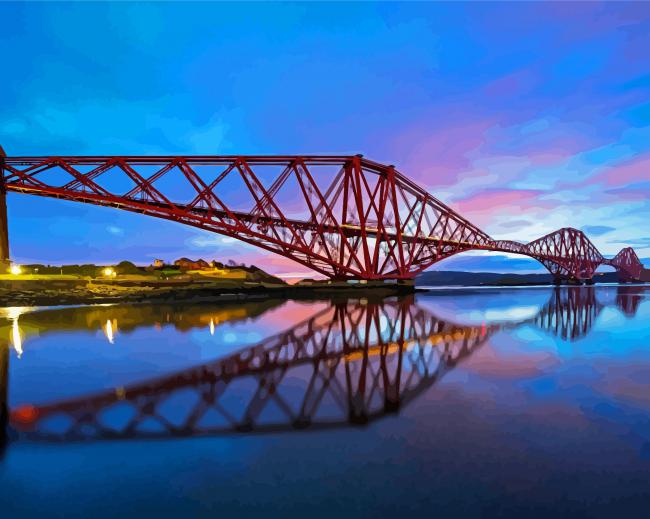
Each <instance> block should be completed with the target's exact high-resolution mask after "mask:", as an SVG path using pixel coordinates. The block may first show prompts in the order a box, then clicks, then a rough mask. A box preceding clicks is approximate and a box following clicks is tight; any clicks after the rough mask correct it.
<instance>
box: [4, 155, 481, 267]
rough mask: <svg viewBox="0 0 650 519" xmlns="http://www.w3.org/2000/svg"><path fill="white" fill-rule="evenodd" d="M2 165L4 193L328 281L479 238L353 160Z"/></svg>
mask: <svg viewBox="0 0 650 519" xmlns="http://www.w3.org/2000/svg"><path fill="white" fill-rule="evenodd" d="M3 169H4V175H3V177H4V183H5V187H6V189H7V190H8V191H13V192H19V193H28V194H34V195H40V196H48V197H54V198H61V199H66V200H74V201H79V202H85V203H91V204H96V205H101V206H108V207H117V208H120V209H124V210H128V211H134V212H138V213H143V214H147V215H150V216H155V217H158V218H164V219H168V220H174V221H178V222H181V223H184V224H187V225H192V226H195V227H199V228H201V229H206V230H209V231H213V232H218V233H220V234H224V235H227V236H231V237H234V238H237V239H239V240H241V241H244V242H248V243H252V244H254V245H256V246H258V247H261V248H263V249H266V250H269V251H272V252H275V253H277V254H280V255H282V256H285V257H288V258H291V259H293V260H295V261H297V262H299V263H301V264H303V265H306V266H308V267H310V268H312V269H313V270H315V271H317V272H320V273H321V274H324V275H326V276H328V277H331V278H341V279H344V278H362V279H388V278H392V279H410V278H412V277H413V276H414V275H415V273H417V272H419V271H421V270H423V269H425V268H427V267H428V266H430V265H431V264H433V263H435V262H436V261H440V260H441V259H443V258H446V257H448V256H450V255H452V254H455V253H457V252H460V251H463V250H468V249H472V248H475V247H481V246H485V245H486V244H487V243H488V242H489V240H490V238H489V236H487V235H486V234H485V233H484V232H482V231H481V230H480V229H478V228H477V227H475V226H474V225H472V224H471V223H470V222H468V221H467V220H465V219H464V218H463V217H462V216H460V215H458V214H457V213H455V212H454V211H453V210H451V209H450V208H449V207H447V206H446V205H444V204H443V203H442V202H440V201H438V200H436V199H435V198H434V197H433V196H431V195H430V194H429V193H427V192H426V191H425V190H423V189H422V188H420V187H419V186H417V185H416V184H414V183H413V182H411V181H410V180H409V179H407V178H406V177H405V176H403V175H402V174H401V173H399V172H398V171H396V170H395V168H394V167H392V166H384V165H382V164H378V163H375V162H372V161H369V160H367V159H364V158H363V157H361V156H332V157H329V156H328V157H316V156H310V157H295V156H291V157H288V156H276V157H235V156H232V157H196V156H194V157H19V158H11V157H9V158H7V159H5V161H4V165H3Z"/></svg>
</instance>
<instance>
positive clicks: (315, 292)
mask: <svg viewBox="0 0 650 519" xmlns="http://www.w3.org/2000/svg"><path fill="white" fill-rule="evenodd" d="M93 288H94V290H92V291H91V290H89V289H88V288H86V287H83V288H81V287H69V288H57V289H55V290H54V289H49V290H25V289H23V290H6V289H2V288H0V308H6V307H19V306H81V305H100V304H128V303H220V302H223V303H232V302H237V301H241V302H245V301H262V300H266V299H303V300H309V299H322V298H328V299H331V298H337V297H344V298H349V297H366V298H367V297H373V298H374V297H388V296H392V295H398V294H407V293H413V292H414V291H415V290H416V289H415V287H414V286H413V285H384V286H367V285H346V286H341V285H320V286H319V285H300V286H296V285H270V284H249V285H242V284H240V285H231V286H228V285H226V286H219V285H216V284H215V285H209V286H206V285H203V284H201V285H198V284H197V285H191V284H190V285H185V286H175V287H170V286H166V287H156V288H151V287H128V288H126V289H125V287H120V289H121V290H119V291H115V290H111V289H114V288H115V287H110V286H103V285H97V286H95V287H93Z"/></svg>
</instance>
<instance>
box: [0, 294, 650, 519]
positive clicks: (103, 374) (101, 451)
mask: <svg viewBox="0 0 650 519" xmlns="http://www.w3.org/2000/svg"><path fill="white" fill-rule="evenodd" d="M649 295H650V290H648V289H646V288H643V287H633V286H627V287H599V288H572V289H566V288H565V289H559V290H558V289H550V288H536V289H508V290H497V289H489V290H485V289H476V290H473V289H463V290H448V291H442V290H438V291H433V292H430V293H427V294H418V295H417V296H415V297H407V298H392V299H387V300H377V301H376V300H373V299H361V300H354V301H345V302H332V301H322V302H309V303H304V302H293V301H288V302H287V301H270V302H264V303H256V304H252V303H251V304H243V305H233V306H230V307H224V306H208V305H201V306H182V305H179V306H155V305H150V306H132V307H128V306H99V307H90V308H75V309H41V310H35V309H27V308H20V309H19V308H14V309H7V310H6V311H4V315H3V316H1V317H0V352H1V355H0V361H1V362H0V368H1V369H0V386H2V387H3V393H4V394H3V395H2V396H1V397H0V400H3V401H5V402H7V408H8V409H7V411H8V413H7V414H8V419H7V422H8V433H7V439H6V441H5V442H4V447H3V454H2V459H1V460H0V517H3V518H4V517H12V518H13V517H31V516H36V517H52V516H60V517H68V518H69V517H83V518H100V517H197V516H208V517H247V516H255V517H288V516H294V515H297V516H301V515H302V516H305V517H310V518H311V517H327V518H336V517H378V516H383V517H392V516H396V517H406V516H422V517H424V516H426V517H432V516H440V517H450V516H452V517H492V516H508V517H531V516H545V517H550V516H552V517H560V516H567V517H568V516H570V517H647V516H648V513H649V512H648V510H650V508H649V507H650V340H649V339H650V319H649V318H650V300H649Z"/></svg>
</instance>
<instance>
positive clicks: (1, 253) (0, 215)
mask: <svg viewBox="0 0 650 519" xmlns="http://www.w3.org/2000/svg"><path fill="white" fill-rule="evenodd" d="M6 156H7V155H6V154H5V150H3V149H2V146H0V172H2V173H3V174H2V175H0V274H4V273H5V272H6V271H7V270H8V269H9V225H8V221H7V190H6V189H5V185H4V158H5V157H6Z"/></svg>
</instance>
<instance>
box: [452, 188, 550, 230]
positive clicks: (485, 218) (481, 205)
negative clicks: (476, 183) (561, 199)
mask: <svg viewBox="0 0 650 519" xmlns="http://www.w3.org/2000/svg"><path fill="white" fill-rule="evenodd" d="M542 194H545V191H539V190H533V189H527V190H515V189H500V190H490V191H483V192H481V193H476V194H474V195H472V196H469V197H467V198H464V199H462V200H459V201H457V202H455V203H453V204H451V205H452V207H453V208H454V209H455V210H457V211H458V212H459V213H460V214H461V215H463V216H465V217H466V218H468V219H469V220H470V221H472V222H473V223H475V224H477V225H485V224H487V223H490V221H491V220H492V216H493V215H496V214H503V213H508V214H518V215H521V214H525V213H526V211H530V210H531V209H532V208H540V207H542V208H549V209H550V208H552V207H555V206H556V205H557V204H556V203H555V202H552V201H548V200H544V201H541V200H539V196H540V195H542Z"/></svg>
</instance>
